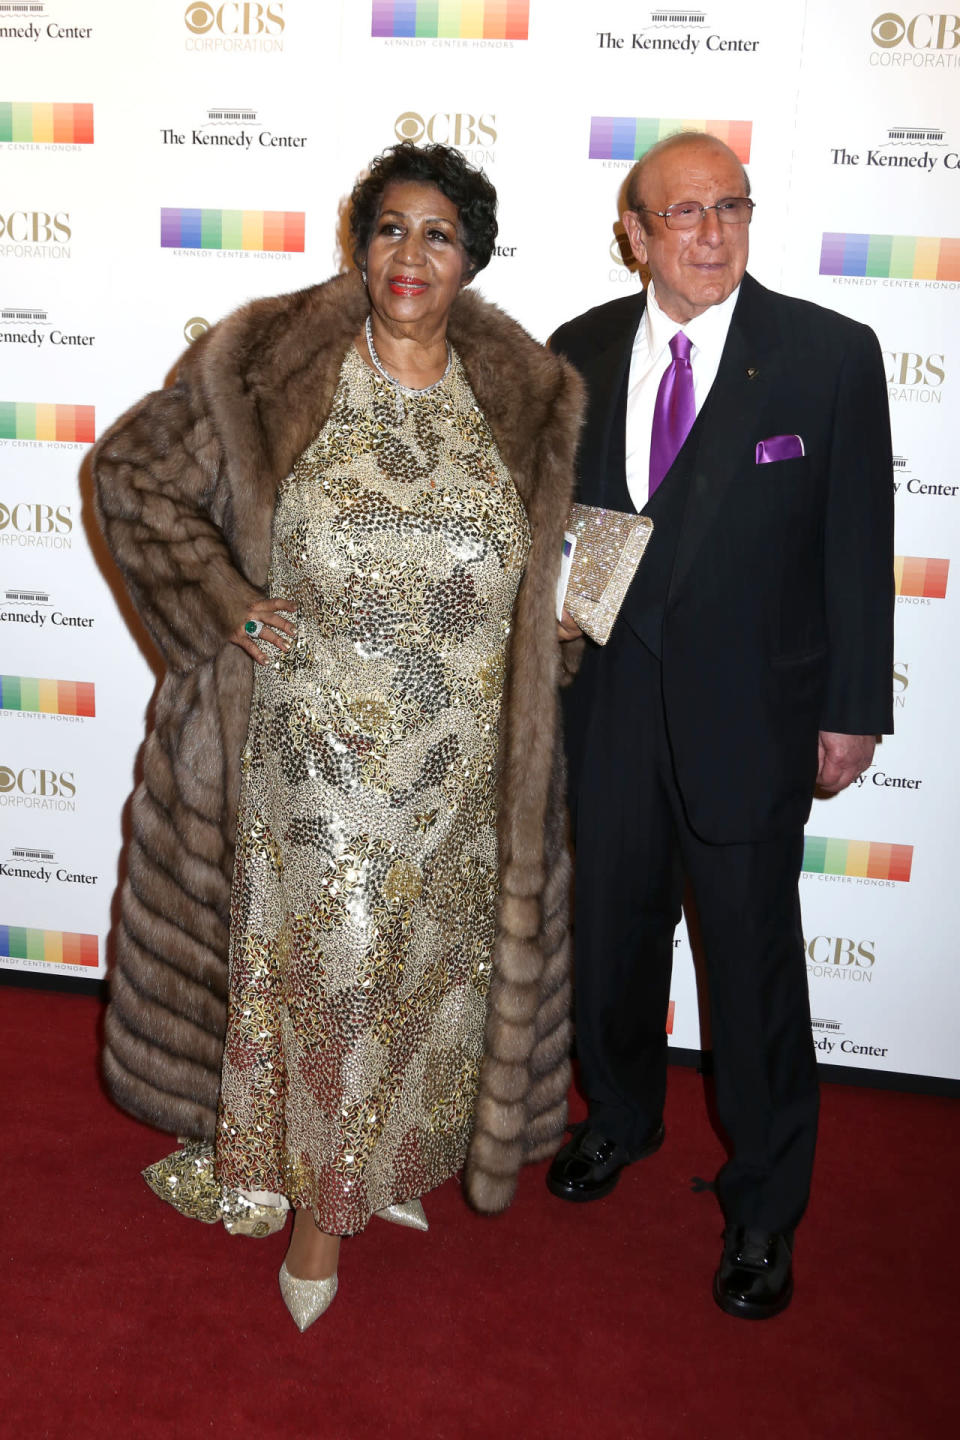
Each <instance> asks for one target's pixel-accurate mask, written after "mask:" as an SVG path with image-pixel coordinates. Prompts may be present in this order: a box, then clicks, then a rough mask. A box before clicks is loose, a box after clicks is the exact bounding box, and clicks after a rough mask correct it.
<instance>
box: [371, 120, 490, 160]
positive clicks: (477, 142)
mask: <svg viewBox="0 0 960 1440" xmlns="http://www.w3.org/2000/svg"><path fill="white" fill-rule="evenodd" d="M496 120H497V117H496V115H471V114H469V113H468V112H467V111H466V110H463V111H459V112H457V113H456V114H444V113H440V114H437V115H426V116H424V115H418V114H417V112H416V111H415V110H405V111H404V112H403V114H402V115H398V116H397V118H396V120H395V121H394V126H393V131H394V134H395V135H396V137H397V139H398V140H409V141H410V143H411V144H413V145H416V144H418V143H419V142H420V141H421V140H429V141H430V143H431V144H433V145H455V146H456V147H457V149H458V150H474V149H476V148H477V147H478V146H482V145H495V144H496V143H497V131H496ZM491 158H492V156H491Z"/></svg>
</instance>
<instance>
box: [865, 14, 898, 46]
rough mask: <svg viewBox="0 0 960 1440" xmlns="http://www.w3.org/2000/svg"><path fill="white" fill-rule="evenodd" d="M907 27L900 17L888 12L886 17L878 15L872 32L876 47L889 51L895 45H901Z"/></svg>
mask: <svg viewBox="0 0 960 1440" xmlns="http://www.w3.org/2000/svg"><path fill="white" fill-rule="evenodd" d="M906 28H907V27H906V25H904V23H903V21H902V20H901V19H900V16H899V15H894V14H893V12H892V11H888V12H887V14H886V15H878V16H877V18H876V20H874V22H873V29H872V30H871V31H870V33H871V35H872V36H873V41H874V44H875V45H879V46H881V48H882V49H884V50H889V49H890V48H891V46H893V45H899V44H900V41H901V40H902V39H903V37H904V34H905V32H906Z"/></svg>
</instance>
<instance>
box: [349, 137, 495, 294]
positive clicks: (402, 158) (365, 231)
mask: <svg viewBox="0 0 960 1440" xmlns="http://www.w3.org/2000/svg"><path fill="white" fill-rule="evenodd" d="M395 180H396V181H403V182H407V181H412V182H413V183H415V184H419V185H435V186H436V188H437V189H438V190H439V191H440V192H441V194H443V195H445V196H446V197H447V199H448V200H450V201H452V203H453V204H454V205H456V207H457V216H458V219H459V231H460V240H461V243H462V245H463V248H464V250H465V251H466V252H467V259H468V261H469V263H470V274H471V275H476V273H477V271H478V270H482V269H483V267H484V266H485V265H489V263H490V256H491V255H492V254H493V244H494V241H495V240H496V238H497V229H498V226H497V192H496V190H495V189H494V188H493V186H492V185H491V183H490V181H489V180H488V179H487V177H486V175H485V174H484V173H483V171H482V170H478V169H477V168H476V166H475V165H471V164H470V162H469V161H468V160H467V159H465V157H464V156H463V155H461V154H460V151H459V150H454V149H453V147H452V146H450V145H414V144H412V142H411V141H409V140H402V141H401V142H400V144H399V145H391V146H390V148H389V149H388V150H384V152H383V154H382V155H378V156H377V158H376V159H375V160H374V161H373V162H372V164H371V166H370V170H369V172H368V174H366V175H365V176H364V178H363V179H362V180H358V181H357V183H356V185H355V186H354V187H353V194H352V195H351V196H350V235H351V238H352V240H353V258H354V260H355V262H356V263H357V264H358V265H360V264H362V262H363V258H364V256H365V255H366V253H367V250H368V248H369V245H370V241H371V240H372V239H373V232H374V230H375V228H376V224H377V221H378V220H379V218H380V210H381V207H382V205H383V192H384V190H386V188H387V186H388V185H390V184H392V183H393V181H395Z"/></svg>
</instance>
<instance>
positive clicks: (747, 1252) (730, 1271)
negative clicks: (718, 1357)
mask: <svg viewBox="0 0 960 1440" xmlns="http://www.w3.org/2000/svg"><path fill="white" fill-rule="evenodd" d="M791 1262H792V1255H791V1246H790V1240H789V1238H788V1237H787V1236H786V1235H782V1234H780V1233H779V1232H778V1231H775V1230H773V1231H771V1230H751V1229H749V1228H748V1227H747V1226H745V1225H728V1226H727V1228H726V1230H725V1231H724V1232H723V1255H722V1257H721V1260H720V1268H719V1269H718V1271H717V1273H716V1275H715V1276H714V1277H713V1298H714V1300H716V1302H717V1304H718V1305H719V1306H720V1309H721V1310H725V1311H726V1313H727V1314H728V1315H739V1316H740V1317H741V1318H742V1319H744V1320H768V1319H769V1318H770V1316H772V1315H779V1314H780V1311H781V1310H786V1308H787V1306H788V1305H789V1304H790V1300H791V1298H792V1296H793V1268H792V1263H791Z"/></svg>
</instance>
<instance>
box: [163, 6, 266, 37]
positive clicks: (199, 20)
mask: <svg viewBox="0 0 960 1440" xmlns="http://www.w3.org/2000/svg"><path fill="white" fill-rule="evenodd" d="M183 18H184V22H185V24H186V27H187V29H188V30H189V31H190V33H191V34H192V35H208V34H209V33H210V31H211V30H218V31H219V32H220V34H221V35H278V34H279V33H280V31H281V30H282V29H283V28H284V19H283V5H282V4H268V3H265V0H263V3H261V0H231V3H228V4H223V5H210V4H207V3H206V0H191V3H190V4H189V5H188V6H187V8H186V11H185V12H184V16H183Z"/></svg>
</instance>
